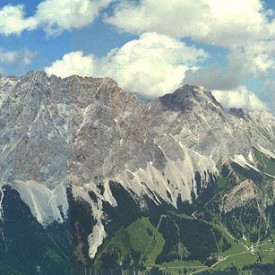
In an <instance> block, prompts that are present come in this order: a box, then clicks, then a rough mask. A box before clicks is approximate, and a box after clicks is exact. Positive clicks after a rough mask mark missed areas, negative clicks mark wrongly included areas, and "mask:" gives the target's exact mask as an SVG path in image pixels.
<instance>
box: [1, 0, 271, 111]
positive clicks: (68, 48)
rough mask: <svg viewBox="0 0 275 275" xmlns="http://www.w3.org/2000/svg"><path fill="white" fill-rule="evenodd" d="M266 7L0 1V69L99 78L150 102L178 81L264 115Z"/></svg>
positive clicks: (201, 0)
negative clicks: (139, 95)
mask: <svg viewBox="0 0 275 275" xmlns="http://www.w3.org/2000/svg"><path fill="white" fill-rule="evenodd" d="M274 13H275V2H274V1H273V0H265V1H260V0H242V1H238V0H198V1H193V2H192V1H187V0H170V1H169V2H167V1H164V0H140V1H132V0H123V1H122V0H33V1H26V0H25V1H24V0H13V1H1V3H0V71H1V73H2V74H5V75H18V76H20V75H23V74H25V73H26V72H27V71H29V70H45V71H46V72H47V73H48V74H57V75H59V76H61V77H65V76H68V75H70V74H79V75H88V76H99V77H104V76H109V77H112V78H114V79H115V80H116V81H117V82H118V84H119V85H120V86H121V87H122V88H124V89H125V90H128V91H132V92H136V93H140V94H141V95H144V96H147V97H156V96H160V95H163V94H164V93H167V92H172V91H173V90H174V89H176V88H177V87H178V86H180V85H182V84H185V83H188V84H192V85H202V86H206V88H208V89H211V90H212V91H213V93H214V95H215V96H216V97H217V98H218V100H219V101H220V102H222V104H223V105H225V106H226V107H233V106H234V107H243V108H245V109H247V110H270V111H272V112H274V106H273V105H274V104H273V102H274V100H275V95H274V94H275V73H274V71H275V70H274V68H275V19H274Z"/></svg>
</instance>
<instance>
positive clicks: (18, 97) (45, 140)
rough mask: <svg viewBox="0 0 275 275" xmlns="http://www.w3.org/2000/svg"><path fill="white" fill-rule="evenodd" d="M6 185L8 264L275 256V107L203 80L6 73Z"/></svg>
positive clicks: (15, 267)
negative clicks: (256, 104) (159, 86)
mask: <svg viewBox="0 0 275 275" xmlns="http://www.w3.org/2000/svg"><path fill="white" fill-rule="evenodd" d="M0 195H1V197H0V210H1V212H0V213H1V214H0V218H1V221H0V232H1V236H2V238H0V266H1V267H0V273H1V274H2V273H3V274H39V273H42V274H48V273H49V274H50V273H51V274H72V273H73V274H76V271H72V270H74V268H76V269H80V270H82V271H83V268H84V271H85V269H86V268H88V267H91V266H92V267H93V268H94V269H106V268H107V269H110V270H115V272H121V270H125V269H139V270H144V269H146V268H147V269H150V268H155V269H160V270H166V271H167V272H173V270H174V269H175V270H176V269H177V268H181V267H182V269H183V268H185V269H186V272H187V273H190V274H193V273H196V272H199V271H201V272H205V274H208V273H211V272H212V271H213V268H214V267H216V268H218V269H219V270H222V271H223V272H226V269H227V268H231V270H230V271H229V272H233V271H234V272H235V270H233V269H232V266H231V265H230V264H228V265H227V263H228V260H231V259H232V261H233V262H232V263H233V264H232V265H233V267H234V268H237V269H239V270H240V269H242V271H243V272H246V271H245V270H253V269H255V270H260V269H259V268H260V267H261V268H266V266H265V265H271V266H270V267H269V268H271V269H272V268H274V267H272V264H273V261H271V260H269V259H272V257H273V258H274V257H275V254H274V252H273V249H274V248H275V245H274V246H273V240H274V239H275V214H274V213H275V205H274V203H275V118H274V116H273V115H272V114H270V113H268V112H246V111H244V110H242V109H236V108H232V109H230V110H227V109H224V108H223V106H221V104H220V103H219V102H217V100H216V99H215V98H214V96H213V95H212V93H211V92H210V91H208V90H206V89H205V88H203V87H197V86H189V85H184V86H182V87H180V88H179V89H177V90H176V91H174V92H173V93H171V94H166V95H164V96H162V97H159V98H156V99H152V100H151V101H149V102H143V101H142V100H141V99H139V97H138V96H136V95H134V94H132V93H129V92H126V91H123V90H122V89H121V88H120V87H119V86H118V84H117V83H116V82H115V81H113V80H112V79H110V78H93V77H80V76H76V75H73V76H70V77H67V78H59V77H57V76H54V75H52V76H47V74H46V73H44V72H39V71H37V72H36V71H33V72H29V73H28V74H26V75H25V76H23V77H5V76H0ZM263 247H264V248H263ZM265 250H267V251H265ZM272 253H273V254H272ZM235 256H237V257H244V258H245V260H244V261H243V264H242V265H239V266H237V264H235V262H234V257H235ZM260 264H262V265H260ZM264 264H265V265H264ZM169 268H170V269H169ZM257 268H258V269H257ZM169 270H170V271H169ZM84 271H83V272H84ZM60 272H61V273H60ZM85 272H86V271H85ZM106 272H107V271H106ZM207 272H208V273H207ZM236 272H238V271H236ZM83 274H84V273H83ZM106 274H109V273H108V272H107V273H106ZM114 274H115V273H114ZM167 274H169V273H167ZM170 274H178V273H170ZM228 274H232V273H228ZM237 274H238V273H237ZM255 274H259V273H255ZM264 274H265V273H264ZM267 274H269V273H267ZM270 274H272V273H270Z"/></svg>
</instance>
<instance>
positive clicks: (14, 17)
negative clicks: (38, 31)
mask: <svg viewBox="0 0 275 275" xmlns="http://www.w3.org/2000/svg"><path fill="white" fill-rule="evenodd" d="M36 25H37V22H36V20H35V18H26V17H25V11H24V6H23V5H17V6H11V5H7V6H4V7H3V8H2V9H0V34H3V35H11V34H16V35H19V34H21V33H22V32H23V31H24V30H33V29H35V28H36Z"/></svg>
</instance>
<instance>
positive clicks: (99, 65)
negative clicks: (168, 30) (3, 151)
mask: <svg viewBox="0 0 275 275" xmlns="http://www.w3.org/2000/svg"><path fill="white" fill-rule="evenodd" d="M207 56H208V55H207V53H206V52H205V51H203V50H201V49H198V48H196V47H190V46H187V45H186V44H185V43H183V42H181V41H179V40H177V39H173V38H170V37H167V36H164V35H159V34H156V33H145V34H142V35H141V36H140V38H139V39H136V40H132V41H130V42H128V43H126V44H125V45H124V46H122V47H121V48H117V49H114V50H112V51H110V52H109V53H108V54H107V55H106V56H105V57H102V58H101V59H95V58H94V56H93V55H86V56H85V55H84V54H83V52H72V53H69V54H66V55H65V56H64V57H63V58H62V60H58V61H55V62H54V63H53V64H52V65H51V66H50V67H48V68H46V69H45V71H46V72H47V73H48V74H56V75H59V76H62V77H64V76H68V75H70V74H80V75H93V76H102V77H103V76H108V77H112V78H113V79H115V80H116V81H117V82H118V84H119V85H120V86H121V87H122V88H124V89H126V90H128V91H132V92H137V93H139V94H141V95H144V96H148V97H155V96H159V95H163V94H165V93H167V92H171V91H173V90H174V89H176V88H177V87H178V86H180V84H181V82H182V79H183V78H184V73H185V72H186V71H187V70H188V69H190V68H195V66H196V64H197V63H198V62H200V61H202V60H204V59H205V58H207Z"/></svg>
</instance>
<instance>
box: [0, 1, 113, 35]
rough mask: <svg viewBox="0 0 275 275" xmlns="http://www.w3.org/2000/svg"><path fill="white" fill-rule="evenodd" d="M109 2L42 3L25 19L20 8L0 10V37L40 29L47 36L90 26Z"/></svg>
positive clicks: (19, 6) (8, 7) (21, 7)
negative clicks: (0, 35)
mask: <svg viewBox="0 0 275 275" xmlns="http://www.w3.org/2000/svg"><path fill="white" fill-rule="evenodd" d="M111 1H112V0H44V1H42V2H40V3H39V4H38V5H37V8H36V12H35V14H34V15H33V16H29V17H26V15H25V7H24V5H16V6H12V5H6V6H4V7H3V8H1V9H0V34H2V35H11V34H16V35H20V34H21V33H22V32H23V31H25V30H34V29H38V28H42V29H44V31H45V32H46V33H47V34H48V35H57V34H60V33H61V32H63V31H64V30H71V29H79V28H82V27H85V26H87V25H89V24H91V23H92V22H93V21H94V20H95V18H96V17H97V16H98V15H99V12H100V11H101V9H103V8H105V7H107V6H108V5H109V4H110V3H111Z"/></svg>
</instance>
